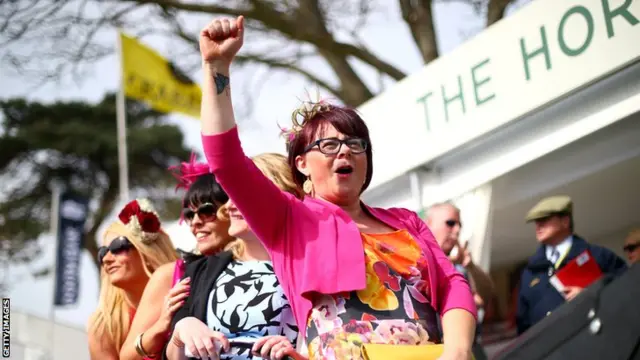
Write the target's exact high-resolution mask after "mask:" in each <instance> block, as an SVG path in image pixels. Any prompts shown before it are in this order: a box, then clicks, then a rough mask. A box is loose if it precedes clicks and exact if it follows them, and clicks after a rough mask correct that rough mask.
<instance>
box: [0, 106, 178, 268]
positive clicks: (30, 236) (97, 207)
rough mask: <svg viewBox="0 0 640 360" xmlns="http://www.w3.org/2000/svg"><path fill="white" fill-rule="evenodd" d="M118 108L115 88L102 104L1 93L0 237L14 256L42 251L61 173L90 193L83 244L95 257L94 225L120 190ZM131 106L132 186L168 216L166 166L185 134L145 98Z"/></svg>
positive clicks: (64, 180) (170, 198)
mask: <svg viewBox="0 0 640 360" xmlns="http://www.w3.org/2000/svg"><path fill="white" fill-rule="evenodd" d="M115 109H116V106H115V96H114V95H112V94H109V95H107V96H105V98H104V99H103V100H102V101H101V102H99V103H97V104H89V103H85V102H78V101H72V102H56V103H53V104H43V103H38V102H28V101H26V100H24V99H11V100H4V101H0V111H1V114H2V117H3V119H2V121H1V123H0V149H2V151H0V184H1V185H0V244H8V246H6V245H5V246H4V247H5V249H6V248H8V251H9V258H10V259H12V261H30V260H31V259H33V258H34V257H35V256H37V255H38V254H39V253H40V249H39V247H38V245H37V242H36V241H35V240H36V239H37V237H38V235H40V234H41V233H43V232H46V231H48V230H49V224H50V215H51V214H50V213H51V185H52V182H54V181H55V182H57V183H59V184H60V185H62V186H64V187H66V188H68V189H72V190H74V191H77V192H79V193H82V194H86V195H88V196H90V198H91V199H92V203H91V209H92V211H91V216H90V218H89V221H88V224H87V230H86V233H85V238H84V244H85V248H86V250H88V251H89V252H90V253H91V256H92V258H93V259H94V261H96V264H97V260H96V256H97V246H96V241H95V240H96V233H97V231H98V228H99V226H100V225H101V224H102V222H103V221H104V220H105V218H106V217H107V216H108V214H109V213H111V212H112V210H114V209H113V207H114V205H115V204H116V203H117V201H118V196H119V194H118V173H119V172H118V155H117V142H116V110H115ZM126 111H127V128H128V129H127V137H128V153H129V154H128V155H129V168H130V171H129V177H130V187H131V188H132V189H138V190H137V192H140V191H142V192H145V194H144V195H145V196H148V197H150V198H151V199H152V200H153V201H154V205H156V206H157V207H158V208H159V211H160V212H161V215H163V217H164V218H170V217H169V216H172V217H173V216H176V214H175V210H176V209H179V206H178V205H177V202H178V200H177V199H176V198H175V195H173V186H174V184H175V182H174V181H173V177H172V175H171V174H170V173H169V172H168V171H167V168H168V167H169V166H171V165H175V164H177V163H178V162H179V161H180V160H185V159H187V158H188V156H189V152H190V151H189V150H188V149H187V148H185V145H184V144H183V140H184V139H183V134H182V132H181V131H180V129H179V128H178V127H176V126H175V125H172V124H168V123H167V122H166V116H165V115H164V114H160V113H158V112H156V111H153V110H150V109H149V108H148V107H147V106H146V105H144V104H141V103H138V102H135V101H131V100H129V101H127V106H126ZM141 189H143V190H141ZM171 210H173V211H171Z"/></svg>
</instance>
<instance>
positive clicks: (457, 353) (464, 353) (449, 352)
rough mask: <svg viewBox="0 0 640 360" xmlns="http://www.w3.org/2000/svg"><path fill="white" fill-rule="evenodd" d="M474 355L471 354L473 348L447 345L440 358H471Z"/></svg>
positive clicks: (451, 359)
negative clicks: (449, 346)
mask: <svg viewBox="0 0 640 360" xmlns="http://www.w3.org/2000/svg"><path fill="white" fill-rule="evenodd" d="M471 359H473V356H472V355H471V349H466V350H465V349H449V348H447V346H446V345H445V347H444V351H443V352H442V355H440V357H439V358H438V360H471Z"/></svg>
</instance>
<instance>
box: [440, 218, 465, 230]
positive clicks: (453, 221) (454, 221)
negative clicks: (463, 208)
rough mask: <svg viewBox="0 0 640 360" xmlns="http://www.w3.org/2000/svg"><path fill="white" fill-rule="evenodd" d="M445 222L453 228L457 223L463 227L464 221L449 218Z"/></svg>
mask: <svg viewBox="0 0 640 360" xmlns="http://www.w3.org/2000/svg"><path fill="white" fill-rule="evenodd" d="M444 223H445V224H447V226H448V227H450V228H452V227H454V226H456V225H460V227H462V223H461V222H460V221H458V220H453V219H449V220H447V221H445V222H444Z"/></svg>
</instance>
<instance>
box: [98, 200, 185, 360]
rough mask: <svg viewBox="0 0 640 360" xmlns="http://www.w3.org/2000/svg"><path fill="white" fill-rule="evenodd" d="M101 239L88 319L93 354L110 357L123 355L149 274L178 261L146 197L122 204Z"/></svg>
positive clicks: (101, 358)
mask: <svg viewBox="0 0 640 360" xmlns="http://www.w3.org/2000/svg"><path fill="white" fill-rule="evenodd" d="M102 244H103V246H101V247H100V248H99V249H98V260H99V263H100V267H101V269H100V277H101V285H100V301H99V303H98V308H97V309H96V311H95V312H94V313H93V314H92V315H91V318H90V319H89V324H88V334H89V352H90V354H91V358H92V359H100V360H111V359H119V355H118V354H119V352H120V348H121V346H122V344H123V343H124V341H125V339H126V337H127V334H128V332H129V327H130V325H131V321H132V320H133V318H134V316H135V313H136V309H137V307H138V303H139V302H140V298H141V296H142V293H143V291H144V288H145V286H146V285H147V282H148V281H149V277H150V276H151V274H153V272H154V271H155V270H156V269H158V268H159V267H160V266H162V265H163V264H167V263H171V262H175V261H176V260H177V255H176V251H175V249H174V247H173V245H172V243H171V240H170V239H169V236H168V235H167V234H166V233H165V232H164V231H163V230H162V226H161V223H160V219H159V218H158V215H157V213H156V212H155V210H154V209H153V206H152V205H151V203H150V202H149V201H147V200H144V199H140V200H134V201H131V202H130V203H128V204H127V205H126V206H125V207H124V208H123V209H122V211H121V212H120V214H119V215H118V220H117V221H115V222H113V223H112V224H111V225H110V226H109V227H108V228H107V231H106V232H105V235H104V237H103V241H102ZM184 292H185V291H184V290H183V291H182V293H184ZM182 296H186V295H182ZM176 309H177V307H176ZM174 311H175V309H174Z"/></svg>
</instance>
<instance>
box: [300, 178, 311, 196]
mask: <svg viewBox="0 0 640 360" xmlns="http://www.w3.org/2000/svg"><path fill="white" fill-rule="evenodd" d="M302 191H304V193H305V194H307V195H311V193H312V192H313V183H312V182H311V178H310V177H307V180H305V181H304V184H302Z"/></svg>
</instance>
